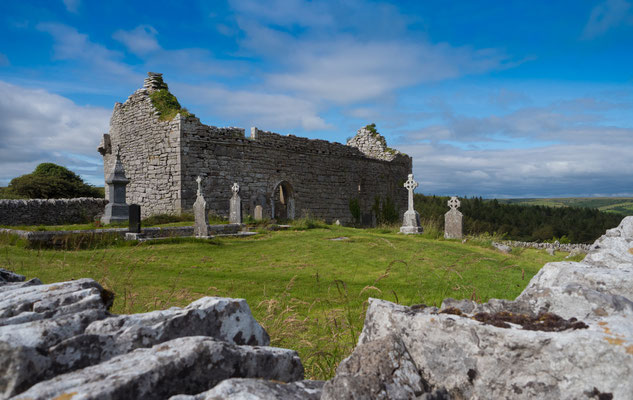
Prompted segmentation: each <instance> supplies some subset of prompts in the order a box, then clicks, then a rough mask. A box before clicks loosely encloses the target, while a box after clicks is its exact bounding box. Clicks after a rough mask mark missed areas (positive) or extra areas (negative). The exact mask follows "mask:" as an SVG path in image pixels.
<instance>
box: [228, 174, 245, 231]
mask: <svg viewBox="0 0 633 400" xmlns="http://www.w3.org/2000/svg"><path fill="white" fill-rule="evenodd" d="M231 191H232V192H233V196H231V205H230V213H229V223H230V224H241V223H242V199H241V198H240V195H239V193H240V185H238V184H237V182H236V183H234V184H233V186H232V187H231Z"/></svg>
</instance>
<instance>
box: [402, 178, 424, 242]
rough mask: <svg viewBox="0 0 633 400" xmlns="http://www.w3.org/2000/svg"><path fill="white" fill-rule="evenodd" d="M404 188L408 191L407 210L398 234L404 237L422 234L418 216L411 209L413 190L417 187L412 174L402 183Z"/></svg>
mask: <svg viewBox="0 0 633 400" xmlns="http://www.w3.org/2000/svg"><path fill="white" fill-rule="evenodd" d="M404 187H405V188H406V189H407V190H408V191H409V208H408V209H407V211H406V212H405V213H404V218H403V221H402V226H401V227H400V233H404V234H405V235H410V234H420V233H422V226H420V214H418V212H417V211H415V210H414V209H413V190H415V188H416V187H418V183H417V182H416V181H414V180H413V174H409V179H407V181H406V182H405V183H404Z"/></svg>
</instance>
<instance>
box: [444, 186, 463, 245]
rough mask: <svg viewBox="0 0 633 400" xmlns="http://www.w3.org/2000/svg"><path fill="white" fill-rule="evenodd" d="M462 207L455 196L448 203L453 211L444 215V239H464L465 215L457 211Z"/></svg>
mask: <svg viewBox="0 0 633 400" xmlns="http://www.w3.org/2000/svg"><path fill="white" fill-rule="evenodd" d="M460 205H461V202H460V201H459V199H458V198H457V197H455V196H453V197H451V199H450V200H449V201H448V206H449V207H450V208H451V209H450V210H449V211H448V212H447V213H446V214H444V238H446V239H461V238H462V227H463V222H462V221H463V215H462V213H461V212H459V211H458V210H457V209H458V208H459V206H460Z"/></svg>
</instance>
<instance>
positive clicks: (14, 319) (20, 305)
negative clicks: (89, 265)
mask: <svg viewBox="0 0 633 400" xmlns="http://www.w3.org/2000/svg"><path fill="white" fill-rule="evenodd" d="M112 300H113V297H112V294H111V293H110V292H108V291H106V290H104V289H103V288H102V287H101V285H99V284H98V283H97V282H96V281H94V280H92V279H79V280H76V281H69V282H59V283H53V284H50V285H28V286H21V287H13V288H12V290H8V291H3V292H2V297H1V298H0V325H11V324H19V323H24V322H29V321H36V320H40V319H46V318H52V317H56V316H61V315H69V314H74V313H77V312H80V311H85V310H90V309H94V310H103V311H106V310H107V309H108V308H109V307H110V306H111V305H112Z"/></svg>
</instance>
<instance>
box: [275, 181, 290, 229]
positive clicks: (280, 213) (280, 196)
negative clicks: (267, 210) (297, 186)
mask: <svg viewBox="0 0 633 400" xmlns="http://www.w3.org/2000/svg"><path fill="white" fill-rule="evenodd" d="M270 205H271V214H272V217H273V218H274V219H276V220H284V219H294V218H295V195H294V190H293V189H292V185H290V183H288V182H287V181H281V182H279V183H277V184H276V185H275V187H274V188H273V192H272V197H271V199H270Z"/></svg>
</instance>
